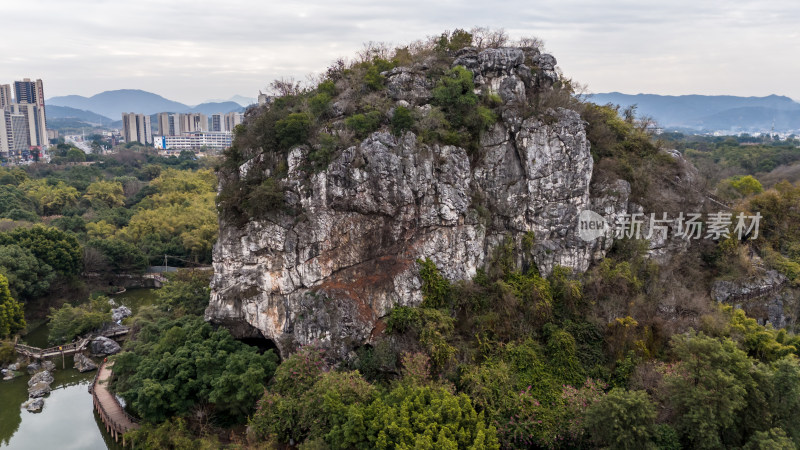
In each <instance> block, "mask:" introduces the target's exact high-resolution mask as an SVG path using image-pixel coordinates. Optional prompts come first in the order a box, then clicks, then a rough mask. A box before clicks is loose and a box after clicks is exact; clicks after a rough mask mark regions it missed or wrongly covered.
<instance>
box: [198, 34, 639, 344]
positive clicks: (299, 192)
mask: <svg viewBox="0 0 800 450" xmlns="http://www.w3.org/2000/svg"><path fill="white" fill-rule="evenodd" d="M533 56H534V57H536V58H538V59H537V60H539V61H541V64H542V68H541V70H539V71H538V72H537V74H536V75H535V76H531V71H530V69H528V68H527V67H525V66H524V64H523V61H525V54H524V50H521V49H517V48H510V49H490V50H485V51H483V52H477V51H476V50H474V49H464V50H462V51H461V52H460V54H459V55H458V58H457V59H456V61H455V63H454V64H459V65H463V66H465V67H467V68H468V69H469V70H471V71H472V72H473V74H474V75H475V80H476V84H477V85H478V87H482V86H486V87H489V88H490V89H491V90H493V91H494V92H496V93H498V94H499V95H501V96H502V98H503V100H504V101H505V102H522V101H524V99H525V95H526V92H530V89H531V88H535V89H546V88H547V87H548V86H549V85H551V84H552V83H553V82H554V81H556V80H557V75H556V73H555V71H554V65H555V58H553V57H552V56H549V55H538V54H537V55H533ZM424 70H425V68H424V67H422V68H419V67H414V68H397V69H394V70H392V71H391V72H390V73H388V74H387V77H388V80H387V88H388V92H389V95H390V96H391V97H392V98H393V99H394V100H395V101H396V102H403V103H402V104H405V105H410V107H414V105H416V107H417V108H419V110H420V111H421V112H422V113H424V111H425V108H426V103H427V102H428V100H429V99H430V96H431V85H430V83H429V82H428V81H427V80H426V79H425V77H424ZM549 117H550V120H548V121H547V122H544V121H542V120H541V119H537V118H527V119H523V118H522V117H521V116H520V115H519V114H518V113H515V112H513V109H508V110H506V111H505V112H504V113H503V117H502V120H500V121H499V122H498V123H496V124H495V125H494V126H493V127H492V128H491V130H489V131H488V132H485V133H484V134H483V137H482V139H481V142H480V147H481V148H480V152H478V154H479V155H481V156H479V157H478V158H475V159H474V160H472V161H471V160H470V156H469V155H468V154H467V152H466V151H465V150H464V149H462V148H458V147H454V146H447V145H425V144H422V143H420V141H419V139H418V138H417V136H415V135H414V134H413V133H411V132H406V133H405V134H402V135H401V136H399V137H396V136H394V135H392V134H389V133H386V132H380V131H379V132H376V133H373V134H372V135H370V136H369V137H367V138H366V139H365V140H363V142H361V143H360V144H359V145H357V146H353V147H351V148H348V149H346V150H345V151H343V152H342V153H341V154H340V155H339V156H338V157H336V158H335V159H334V160H333V161H332V162H331V164H330V165H329V166H328V167H327V169H325V170H323V171H321V172H318V173H315V174H313V175H312V174H309V173H307V172H305V171H303V170H302V162H303V161H304V160H305V156H306V154H305V153H306V151H307V150H306V149H305V148H304V147H298V148H296V149H294V150H292V151H291V152H290V154H289V157H288V176H287V179H286V184H287V185H288V186H289V187H290V190H289V192H288V193H287V201H288V203H289V204H290V206H291V207H292V209H294V210H295V211H302V213H301V214H300V215H299V216H290V215H288V214H287V215H283V216H281V217H279V218H278V219H277V220H271V221H250V222H248V223H247V224H246V225H245V226H244V227H243V228H239V227H236V226H233V225H231V224H228V223H226V221H225V219H224V218H222V219H221V227H220V235H219V240H218V242H217V244H216V247H215V249H214V274H215V275H214V280H213V282H212V294H211V303H210V305H209V307H208V309H207V311H206V317H207V319H209V320H212V321H215V322H217V323H222V324H225V325H226V326H228V327H229V328H231V329H232V330H233V332H234V334H236V335H238V336H240V337H252V336H258V335H259V334H260V335H263V336H264V337H266V338H269V339H271V340H273V341H274V342H275V343H276V345H277V346H278V348H279V350H280V351H281V353H282V354H283V355H284V356H285V355H286V354H287V353H289V352H291V351H292V350H293V349H294V348H296V347H297V346H298V345H304V344H309V343H312V342H320V343H322V344H323V345H326V346H328V347H330V348H331V349H332V350H334V352H335V353H336V354H339V355H342V356H343V355H345V354H346V353H347V352H349V351H350V350H351V349H353V348H354V347H356V346H359V345H362V344H364V343H368V342H370V340H371V339H373V338H374V337H375V336H376V335H377V334H379V333H380V332H381V331H382V329H383V328H382V327H383V323H382V321H381V318H382V317H384V316H385V315H386V314H387V313H388V312H389V310H390V309H391V308H392V307H394V306H396V305H417V304H419V303H420V302H421V301H422V297H421V294H420V286H421V281H420V279H419V276H418V265H417V263H416V261H417V259H419V258H430V259H431V260H433V262H435V263H436V265H437V266H438V267H439V269H440V270H441V272H442V273H443V274H444V275H445V276H446V277H448V278H449V279H451V280H459V279H468V278H471V277H472V276H474V275H475V273H476V271H477V270H478V268H480V267H482V266H483V265H484V264H485V263H486V262H487V260H488V259H489V258H491V255H492V252H493V250H494V249H495V248H496V247H497V246H498V244H500V243H501V242H503V241H504V240H505V239H512V240H513V241H514V242H515V244H516V246H517V248H524V249H525V251H524V252H523V254H522V255H520V256H519V258H520V259H521V260H522V261H520V262H521V263H522V264H531V263H535V264H536V265H537V267H538V268H539V270H540V271H541V272H542V273H544V274H548V273H549V272H550V271H551V270H552V269H553V267H555V266H556V265H562V266H566V267H570V268H572V269H574V270H576V271H584V270H586V269H587V268H588V266H589V264H590V263H591V261H592V260H593V259H596V258H599V257H602V256H603V255H604V253H605V250H607V249H608V248H609V247H610V244H611V240H610V238H601V239H599V240H596V241H591V242H586V241H584V240H581V239H579V237H578V236H577V226H578V220H577V218H578V214H579V213H580V212H581V211H582V210H584V209H590V208H591V209H595V210H596V211H598V212H600V213H601V214H608V215H609V217H610V215H612V214H613V213H619V212H624V211H625V209H626V208H627V195H628V193H629V191H630V190H629V188H627V186H626V183H625V182H618V184H617V185H614V186H612V187H611V188H610V189H609V190H608V194H603V195H602V196H600V197H596V198H590V191H589V185H590V181H591V179H592V167H593V161H592V156H591V155H590V148H589V147H590V146H589V142H588V140H587V137H586V131H585V124H584V122H583V121H582V120H581V118H580V116H579V115H578V114H577V113H576V112H574V111H571V110H566V109H558V110H554V111H550V114H549ZM249 167H250V166H249V165H248V164H247V163H245V164H243V165H242V166H241V167H240V173H241V174H242V175H245V174H246V173H247V171H248V170H249ZM531 237H533V238H534V239H533V243H532V245H528V244H525V245H523V241H525V242H527V243H530V238H531Z"/></svg>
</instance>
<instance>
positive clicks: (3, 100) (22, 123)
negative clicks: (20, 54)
mask: <svg viewBox="0 0 800 450" xmlns="http://www.w3.org/2000/svg"><path fill="white" fill-rule="evenodd" d="M13 93H14V97H13V98H12V96H11V94H12V90H11V85H9V84H3V85H0V156H2V157H3V158H9V157H12V158H23V159H27V158H29V157H31V156H32V155H33V154H34V153H36V154H39V155H41V151H42V150H45V149H47V147H48V146H49V139H48V133H47V120H46V115H45V106H44V84H43V83H42V80H36V81H31V80H30V78H25V79H23V80H22V81H15V82H14V90H13Z"/></svg>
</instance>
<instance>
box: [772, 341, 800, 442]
mask: <svg viewBox="0 0 800 450" xmlns="http://www.w3.org/2000/svg"><path fill="white" fill-rule="evenodd" d="M769 385H770V386H769V387H770V388H771V389H769V391H768V396H767V402H768V408H767V409H768V411H769V413H770V421H771V423H772V425H773V426H774V427H779V428H782V429H783V431H785V432H786V434H787V435H788V436H789V437H790V438H791V439H792V440H793V441H794V442H795V443H797V444H800V423H799V422H798V421H797V411H800V361H798V359H797V357H796V356H795V355H789V356H786V357H784V358H781V359H780V360H778V361H776V362H775V363H773V364H772V371H771V376H770V380H769Z"/></svg>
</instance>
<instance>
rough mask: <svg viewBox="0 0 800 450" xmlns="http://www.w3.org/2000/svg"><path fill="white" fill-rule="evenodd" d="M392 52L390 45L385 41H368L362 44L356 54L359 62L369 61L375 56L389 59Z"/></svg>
mask: <svg viewBox="0 0 800 450" xmlns="http://www.w3.org/2000/svg"><path fill="white" fill-rule="evenodd" d="M391 54H392V46H391V45H389V44H387V43H386V42H373V41H369V42H367V43H366V44H364V48H362V49H361V50H360V51H359V52H358V54H357V56H358V60H359V61H360V62H369V61H372V60H374V59H376V58H380V59H389V56H390V55H391Z"/></svg>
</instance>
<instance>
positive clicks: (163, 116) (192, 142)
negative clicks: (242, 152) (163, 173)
mask: <svg viewBox="0 0 800 450" xmlns="http://www.w3.org/2000/svg"><path fill="white" fill-rule="evenodd" d="M242 119H243V114H242V113H238V112H230V113H227V114H222V113H217V114H212V115H211V116H210V117H209V116H207V115H205V114H201V113H187V114H172V113H166V112H164V113H158V114H156V121H157V123H158V135H156V136H155V137H154V139H153V146H155V148H157V149H159V150H200V149H210V150H224V149H226V148H228V147H230V146H231V142H232V141H233V130H234V128H236V125H239V124H240V123H242Z"/></svg>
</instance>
